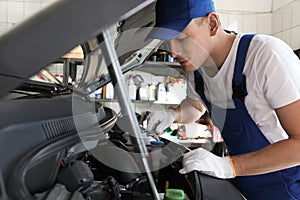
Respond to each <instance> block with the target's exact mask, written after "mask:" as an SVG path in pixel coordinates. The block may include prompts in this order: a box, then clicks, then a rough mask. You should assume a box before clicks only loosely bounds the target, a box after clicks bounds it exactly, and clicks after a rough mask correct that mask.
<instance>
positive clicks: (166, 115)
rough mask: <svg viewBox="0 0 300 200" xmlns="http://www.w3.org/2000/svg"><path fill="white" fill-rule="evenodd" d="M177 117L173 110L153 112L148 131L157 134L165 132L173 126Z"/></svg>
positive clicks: (149, 119)
mask: <svg viewBox="0 0 300 200" xmlns="http://www.w3.org/2000/svg"><path fill="white" fill-rule="evenodd" d="M175 117H176V112H175V111H174V110H172V109H166V110H159V111H155V112H152V113H151V114H150V115H149V117H148V130H150V131H154V132H156V133H159V134H160V133H163V131H164V130H165V129H166V128H168V127H169V126H171V124H172V123H173V122H174V120H175Z"/></svg>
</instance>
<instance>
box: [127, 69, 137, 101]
mask: <svg viewBox="0 0 300 200" xmlns="http://www.w3.org/2000/svg"><path fill="white" fill-rule="evenodd" d="M136 90H137V88H136V85H135V84H134V82H133V76H132V75H130V76H129V81H128V92H129V98H130V99H131V100H136Z"/></svg>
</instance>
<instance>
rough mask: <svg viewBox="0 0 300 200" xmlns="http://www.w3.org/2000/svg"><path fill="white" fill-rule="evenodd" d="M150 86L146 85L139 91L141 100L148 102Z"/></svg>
mask: <svg viewBox="0 0 300 200" xmlns="http://www.w3.org/2000/svg"><path fill="white" fill-rule="evenodd" d="M148 89H149V88H148V85H144V86H142V87H140V89H139V95H140V96H139V99H140V100H142V101H148Z"/></svg>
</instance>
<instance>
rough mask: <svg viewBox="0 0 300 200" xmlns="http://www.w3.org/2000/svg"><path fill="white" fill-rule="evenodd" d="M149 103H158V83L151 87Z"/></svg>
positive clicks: (152, 84)
mask: <svg viewBox="0 0 300 200" xmlns="http://www.w3.org/2000/svg"><path fill="white" fill-rule="evenodd" d="M149 101H156V83H151V85H150V86H149Z"/></svg>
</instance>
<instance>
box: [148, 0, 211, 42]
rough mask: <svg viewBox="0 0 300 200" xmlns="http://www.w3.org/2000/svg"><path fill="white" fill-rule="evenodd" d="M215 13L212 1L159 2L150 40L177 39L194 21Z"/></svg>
mask: <svg viewBox="0 0 300 200" xmlns="http://www.w3.org/2000/svg"><path fill="white" fill-rule="evenodd" d="M211 12H215V6H214V2H213V1H212V0H157V2H156V24H155V28H154V29H153V30H152V31H151V32H150V33H149V35H148V38H152V39H161V40H170V39H173V38H176V37H177V36H178V35H179V34H180V33H181V32H182V31H183V30H184V29H185V28H186V27H187V25H188V24H189V23H190V22H191V20H192V19H194V18H198V17H203V16H207V15H208V14H209V13H211Z"/></svg>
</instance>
